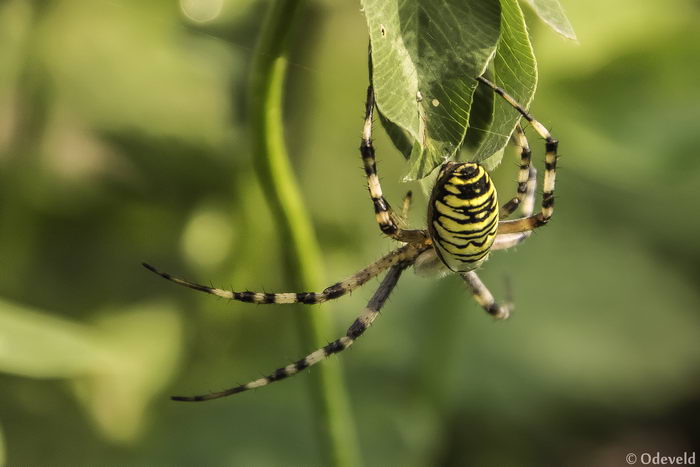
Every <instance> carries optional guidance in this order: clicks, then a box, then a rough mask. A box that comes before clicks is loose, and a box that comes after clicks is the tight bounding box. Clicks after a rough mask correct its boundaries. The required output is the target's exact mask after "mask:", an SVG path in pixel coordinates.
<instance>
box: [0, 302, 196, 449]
mask: <svg viewBox="0 0 700 467" xmlns="http://www.w3.org/2000/svg"><path fill="white" fill-rule="evenodd" d="M181 347H182V324H181V319H180V317H179V315H178V314H177V313H176V312H175V311H174V310H173V307H172V306H170V305H168V304H165V303H151V302H146V303H141V304H137V305H134V306H133V308H131V309H126V310H125V309H121V308H120V309H117V310H112V311H111V312H109V313H104V314H103V316H102V318H101V319H100V320H99V322H98V323H97V324H90V325H88V324H82V323H79V322H75V321H71V320H67V319H64V318H60V317H58V316H55V315H53V314H51V313H47V312H45V311H40V310H34V309H31V308H28V307H25V306H22V305H17V304H14V303H11V302H8V301H5V300H0V371H2V372H6V373H11V374H15V375H20V376H26V377H31V378H66V379H70V380H71V382H72V386H73V388H74V390H75V391H76V393H77V396H78V398H79V400H80V401H81V402H82V403H83V405H84V406H85V408H86V409H87V412H88V414H89V415H90V416H91V417H92V418H93V419H94V420H95V422H96V424H97V426H98V427H99V428H100V430H101V432H102V434H103V435H104V436H105V437H107V438H108V439H110V440H112V441H118V442H129V441H132V440H133V439H134V438H135V437H136V436H137V435H138V434H139V432H140V431H141V429H142V428H143V426H144V421H145V417H146V415H147V409H148V405H149V404H150V403H151V401H152V399H153V398H154V397H160V395H161V391H162V390H163V388H164V386H165V385H166V384H167V383H168V382H169V380H170V379H171V378H172V376H173V374H174V373H175V370H176V366H177V362H178V360H179V357H180V349H181ZM0 442H1V440H0ZM1 450H2V447H1V446H0V454H1Z"/></svg>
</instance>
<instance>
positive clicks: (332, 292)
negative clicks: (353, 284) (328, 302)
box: [323, 282, 345, 299]
mask: <svg viewBox="0 0 700 467" xmlns="http://www.w3.org/2000/svg"><path fill="white" fill-rule="evenodd" d="M343 294H345V288H344V287H343V284H341V283H340V282H338V283H336V284H333V285H331V286H330V287H328V288H327V289H326V290H324V291H323V295H325V296H326V297H327V298H328V299H334V298H338V297H341V296H343Z"/></svg>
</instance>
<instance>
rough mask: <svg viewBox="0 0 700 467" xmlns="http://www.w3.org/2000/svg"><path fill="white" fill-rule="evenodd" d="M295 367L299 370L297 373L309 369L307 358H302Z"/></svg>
mask: <svg viewBox="0 0 700 467" xmlns="http://www.w3.org/2000/svg"><path fill="white" fill-rule="evenodd" d="M294 367H295V368H296V369H297V371H301V370H303V369H304V368H308V367H309V362H307V361H306V358H302V359H301V360H299V361H297V362H296V363H295V364H294Z"/></svg>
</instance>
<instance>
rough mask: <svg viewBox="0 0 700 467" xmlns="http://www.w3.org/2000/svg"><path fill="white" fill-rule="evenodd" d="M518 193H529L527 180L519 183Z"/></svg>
mask: <svg viewBox="0 0 700 467" xmlns="http://www.w3.org/2000/svg"><path fill="white" fill-rule="evenodd" d="M518 193H520V194H525V193H527V182H521V183H518Z"/></svg>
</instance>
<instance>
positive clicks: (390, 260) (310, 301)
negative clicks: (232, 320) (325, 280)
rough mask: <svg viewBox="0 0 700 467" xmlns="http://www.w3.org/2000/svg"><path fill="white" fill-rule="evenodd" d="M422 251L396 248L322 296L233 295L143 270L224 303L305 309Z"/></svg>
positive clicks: (149, 266) (344, 292)
mask: <svg viewBox="0 0 700 467" xmlns="http://www.w3.org/2000/svg"><path fill="white" fill-rule="evenodd" d="M424 248H425V247H424V246H422V245H413V244H408V245H404V246H402V247H401V248H397V249H396V250H394V251H392V252H391V253H389V254H388V255H386V256H384V257H383V258H380V259H379V260H378V261H375V262H374V263H372V264H370V265H369V266H367V267H366V268H364V269H362V270H360V271H359V272H357V273H355V274H353V275H352V276H350V277H348V278H347V279H345V280H343V281H340V282H336V283H335V284H333V285H331V286H329V287H326V289H324V290H323V292H284V293H264V292H250V291H245V292H234V291H233V290H223V289H218V288H215V287H208V286H206V285H202V284H197V283H195V282H190V281H187V280H184V279H180V278H179V277H175V276H172V275H170V274H168V273H167V272H161V271H159V270H158V269H156V268H155V267H153V266H151V265H150V264H146V263H143V266H144V267H145V268H146V269H148V270H149V271H152V272H154V273H156V274H158V275H159V276H161V277H163V278H165V279H168V280H169V281H171V282H175V283H176V284H179V285H182V286H185V287H189V288H190V289H194V290H198V291H200V292H205V293H208V294H212V295H216V296H217V297H221V298H225V299H227V300H237V301H239V302H247V303H256V304H259V305H262V304H289V303H303V304H305V305H315V304H317V303H323V302H326V301H328V300H333V299H336V298H339V297H342V296H343V295H346V294H348V293H350V292H352V291H353V290H355V289H357V288H358V287H360V286H362V285H364V284H365V283H366V282H367V281H368V280H370V279H372V278H373V277H376V276H378V275H379V274H381V273H382V272H384V271H386V270H387V269H388V268H390V267H391V266H393V265H395V264H397V263H400V262H401V261H405V260H406V259H407V258H412V257H415V256H416V255H417V253H418V252H420V251H421V249H424Z"/></svg>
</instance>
